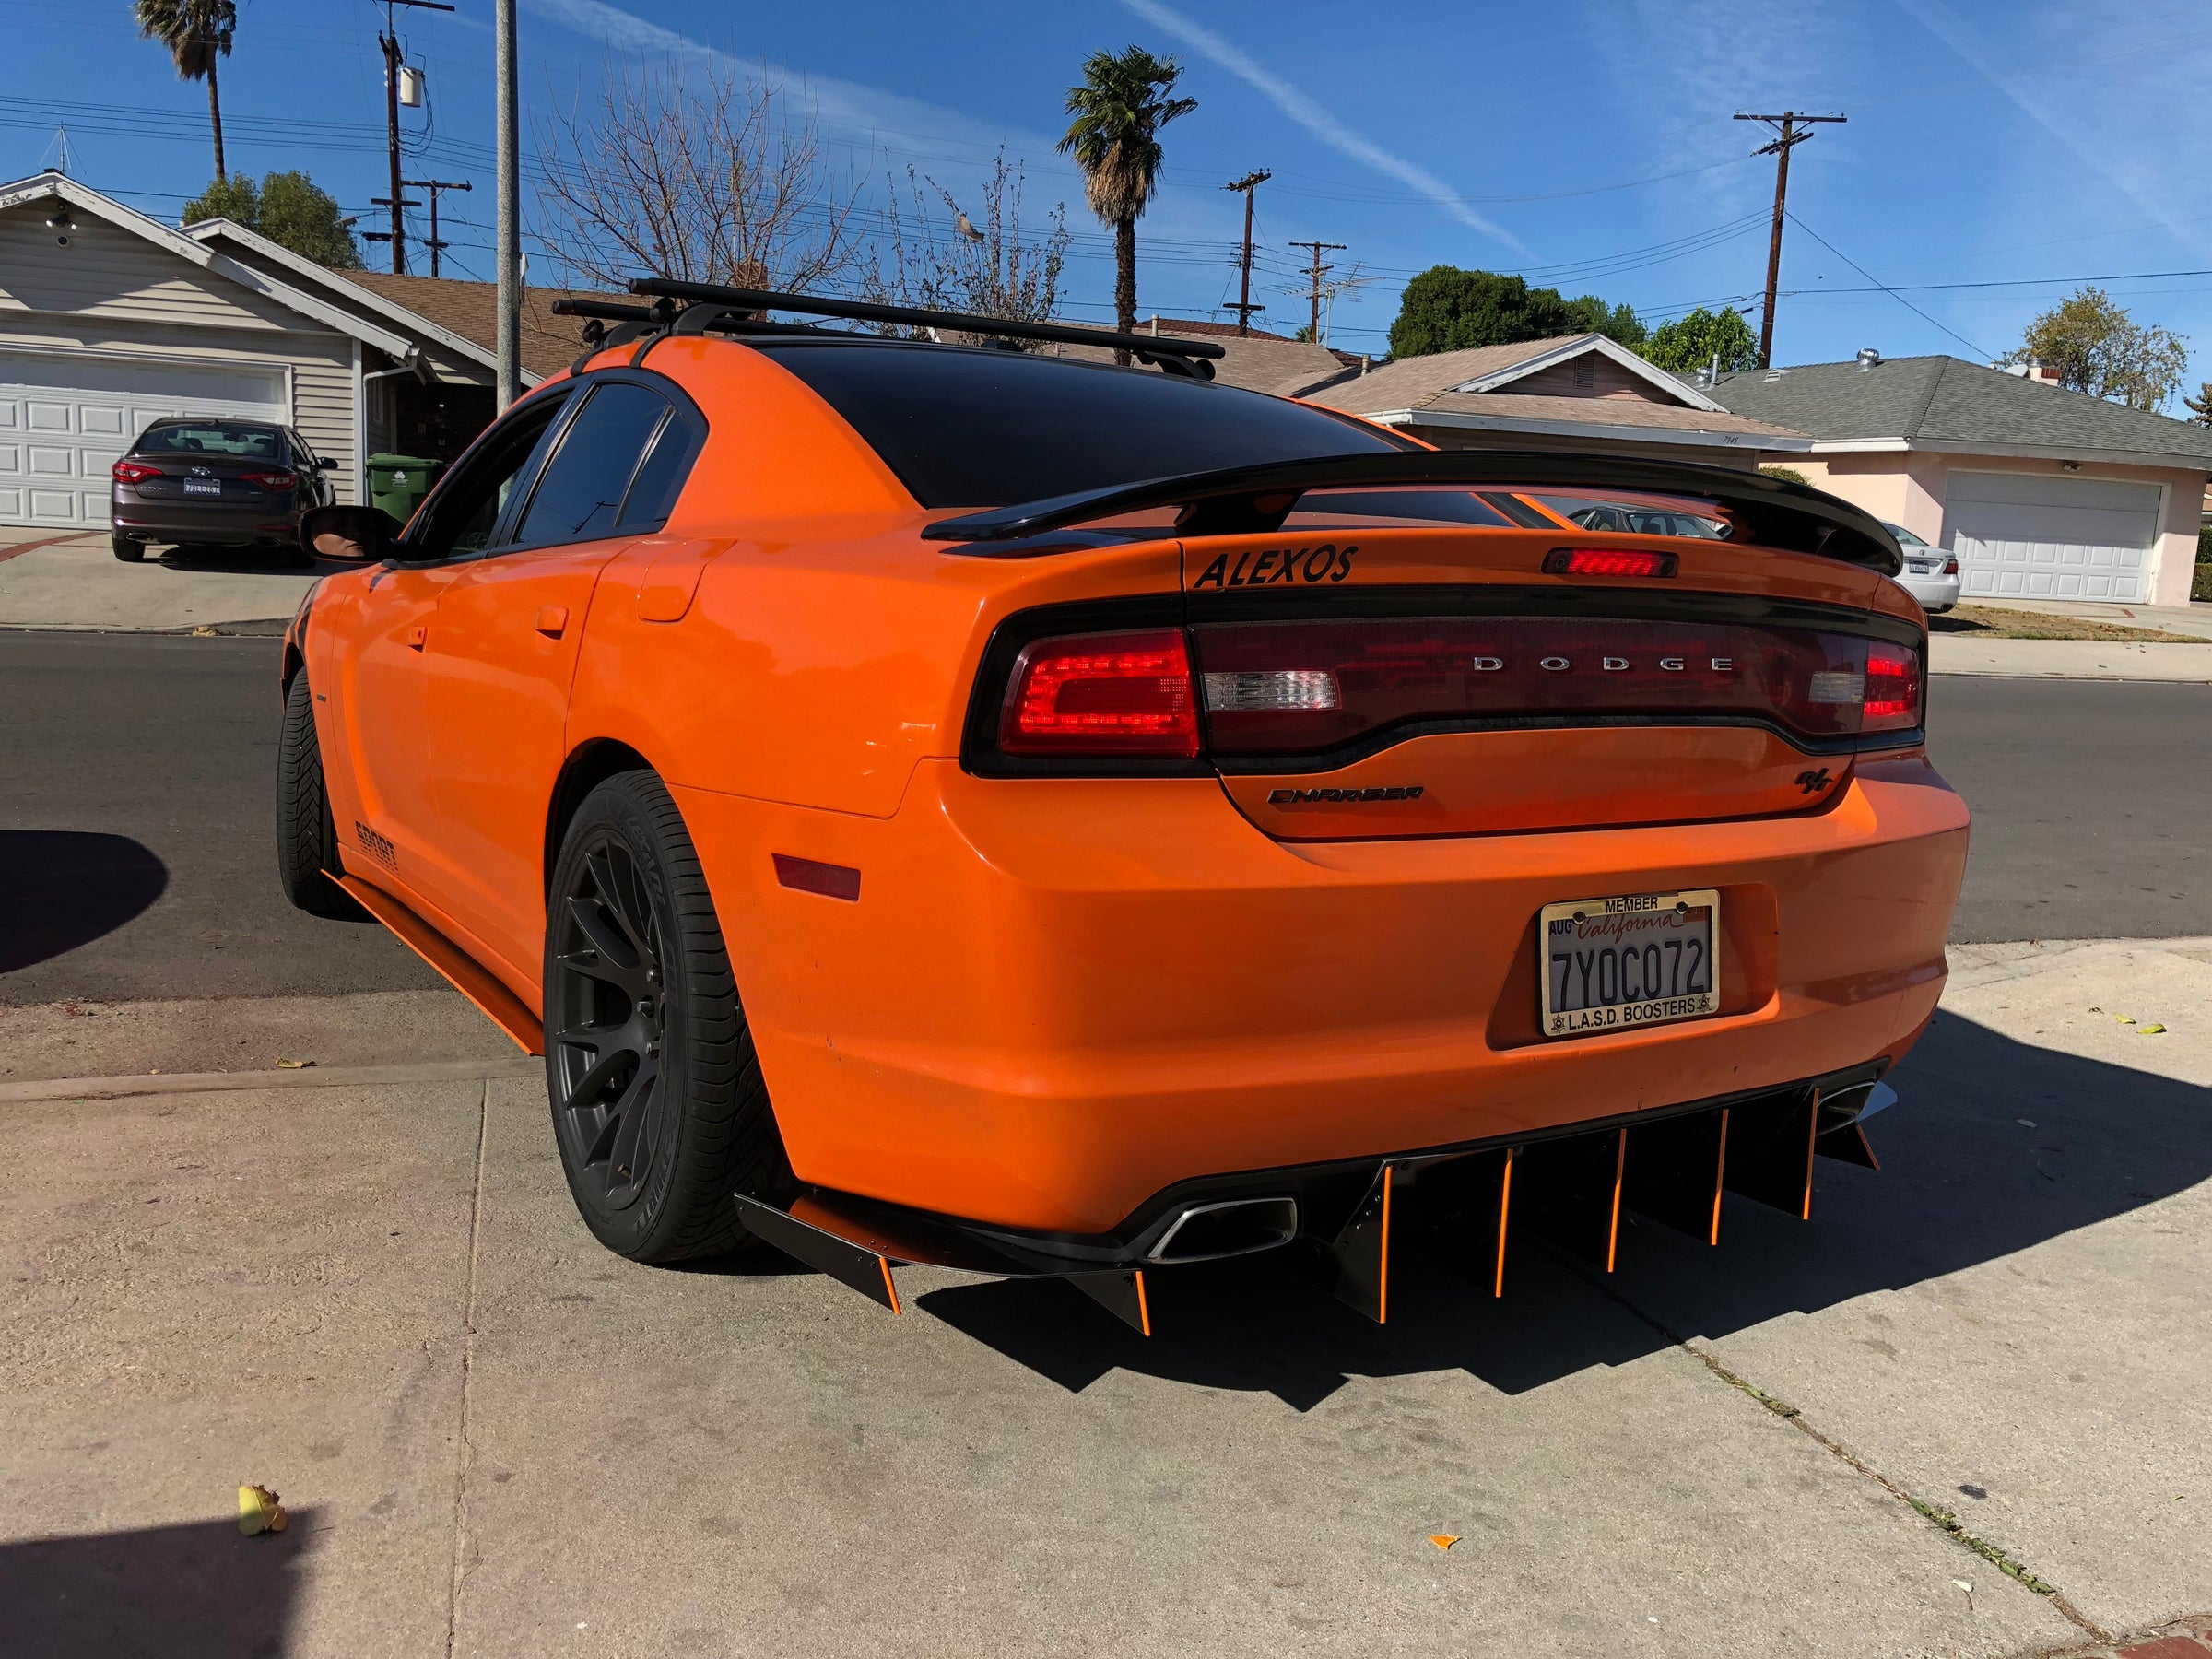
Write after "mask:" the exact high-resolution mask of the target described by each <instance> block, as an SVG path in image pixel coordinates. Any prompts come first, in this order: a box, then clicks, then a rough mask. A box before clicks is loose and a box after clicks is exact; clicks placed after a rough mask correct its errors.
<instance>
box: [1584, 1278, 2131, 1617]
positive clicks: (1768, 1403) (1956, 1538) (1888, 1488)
mask: <svg viewBox="0 0 2212 1659" xmlns="http://www.w3.org/2000/svg"><path fill="white" fill-rule="evenodd" d="M1551 1253H1552V1254H1554V1255H1555V1256H1557V1257H1558V1258H1559V1260H1560V1261H1561V1262H1563V1263H1565V1264H1566V1265H1568V1266H1569V1267H1571V1269H1572V1270H1573V1271H1574V1273H1575V1274H1576V1276H1577V1277H1580V1278H1582V1279H1583V1281H1584V1282H1586V1283H1587V1284H1589V1285H1590V1286H1591V1288H1594V1289H1595V1290H1596V1291H1597V1292H1598V1293H1599V1294H1600V1295H1602V1296H1604V1297H1606V1299H1607V1300H1610V1301H1612V1302H1614V1303H1616V1304H1617V1305H1618V1306H1619V1307H1621V1308H1622V1309H1624V1310H1626V1311H1627V1312H1629V1313H1630V1314H1631V1315H1633V1316H1634V1317H1635V1318H1637V1319H1639V1320H1641V1321H1642V1322H1643V1323H1644V1324H1647V1325H1649V1326H1651V1328H1652V1329H1653V1330H1654V1331H1656V1332H1658V1333H1659V1335H1661V1336H1663V1337H1665V1339H1666V1340H1667V1341H1668V1342H1669V1343H1671V1344H1673V1345H1674V1347H1677V1348H1678V1349H1680V1350H1681V1351H1682V1352H1683V1353H1685V1354H1688V1356H1689V1357H1690V1358H1691V1359H1695V1360H1696V1361H1697V1362H1698V1363H1699V1364H1700V1365H1702V1366H1703V1367H1704V1368H1705V1369H1706V1370H1707V1371H1711V1372H1712V1374H1713V1375H1714V1376H1715V1377H1717V1378H1719V1379H1720V1380H1721V1381H1722V1382H1725V1383H1726V1384H1728V1386H1729V1387H1731V1388H1733V1389H1735V1390H1737V1391H1738V1392H1739V1393H1742V1394H1747V1395H1749V1396H1750V1397H1751V1398H1752V1399H1754V1400H1757V1401H1758V1402H1759V1405H1760V1406H1763V1407H1764V1408H1765V1409H1766V1410H1768V1411H1770V1412H1771V1413H1773V1415H1774V1416H1776V1417H1778V1418H1781V1419H1782V1420H1783V1422H1785V1423H1787V1424H1789V1426H1790V1427H1791V1428H1793V1429H1794V1430H1797V1432H1798V1433H1800V1434H1802V1435H1804V1436H1805V1437H1806V1439H1807V1440H1809V1441H1812V1442H1813V1443H1814V1444H1815V1445H1817V1446H1818V1447H1819V1448H1820V1449H1821V1450H1822V1451H1823V1452H1826V1453H1828V1454H1829V1455H1830V1457H1833V1458H1834V1459H1836V1460H1837V1461H1838V1462H1839V1463H1841V1464H1842V1465H1845V1466H1846V1467H1848V1468H1850V1469H1852V1470H1853V1471H1854V1472H1855V1473H1857V1474H1859V1475H1863V1476H1865V1477H1866V1478H1867V1479H1868V1480H1871V1481H1873V1482H1874V1483H1875V1484H1876V1485H1877V1486H1878V1487H1880V1488H1882V1489H1883V1490H1884V1491H1885V1492H1888V1494H1889V1495H1890V1496H1891V1497H1892V1498H1895V1499H1896V1500H1898V1501H1899V1502H1900V1503H1902V1504H1904V1505H1906V1506H1907V1507H1908V1508H1910V1509H1911V1510H1912V1512H1913V1513H1914V1514H1916V1515H1918V1516H1919V1517H1920V1518H1921V1519H1922V1520H1924V1521H1925V1522H1927V1523H1928V1524H1929V1525H1931V1526H1933V1527H1935V1529H1936V1530H1937V1531H1938V1532H1941V1533H1942V1534H1943V1535H1945V1536H1946V1537H1947V1538H1949V1539H1950V1540H1951V1542H1952V1543H1954V1544H1956V1545H1958V1546H1959V1547H1960V1548H1962V1549H1968V1550H1971V1551H1972V1552H1973V1553H1974V1554H1975V1555H1978V1556H1980V1557H1981V1558H1982V1559H1983V1560H1985V1561H1987V1562H1988V1563H1989V1564H1990V1565H1991V1566H1993V1567H1994V1568H1995V1569H1996V1570H1997V1571H1999V1572H2002V1573H2003V1574H2004V1575H2005V1576H2006V1578H2009V1579H2011V1580H2013V1581H2014V1582H2015V1583H2018V1584H2019V1585H2020V1586H2021V1587H2022V1588H2024V1589H2027V1590H2030V1591H2033V1592H2034V1593H2035V1594H2038V1595H2041V1596H2042V1597H2044V1598H2045V1599H2047V1600H2048V1601H2049V1602H2050V1604H2051V1606H2053V1608H2055V1609H2056V1610H2057V1611H2058V1612H2059V1614H2060V1615H2062V1616H2063V1617H2064V1618H2065V1619H2066V1620H2067V1621H2068V1622H2070V1623H2072V1624H2075V1625H2077V1626H2079V1627H2080V1628H2081V1629H2082V1630H2086V1631H2088V1633H2089V1634H2090V1635H2091V1636H2093V1637H2095V1638H2096V1639H2097V1640H2098V1641H2112V1632H2111V1631H2109V1630H2105V1629H2104V1628H2103V1627H2102V1626H2101V1625H2100V1624H2098V1623H2097V1622H2096V1621H2095V1620H2093V1619H2091V1618H2089V1617H2088V1615H2087V1614H2086V1613H2084V1612H2082V1610H2081V1609H2080V1608H2078V1607H2077V1606H2075V1605H2074V1604H2073V1603H2072V1602H2070V1601H2068V1600H2067V1599H2066V1598H2065V1595H2064V1594H2062V1593H2061V1592H2060V1591H2059V1589H2058V1587H2057V1586H2056V1585H2054V1584H2053V1583H2049V1582H2048V1581H2047V1580H2044V1579H2042V1578H2040V1577H2038V1576H2037V1575H2036V1574H2035V1573H2033V1572H2031V1571H2029V1569H2028V1568H2027V1566H2026V1565H2025V1564H2024V1563H2022V1562H2020V1561H2018V1560H2016V1559H2014V1558H2013V1557H2012V1556H2010V1555H2008V1554H2006V1552H2005V1551H2004V1550H2002V1549H2000V1548H1998V1547H1997V1546H1995V1545H1994V1544H1992V1543H1990V1542H1989V1541H1988V1540H1987V1539H1985V1538H1978V1537H1976V1536H1975V1535H1973V1534H1972V1533H1970V1532H1968V1531H1967V1530H1966V1528H1965V1527H1964V1526H1963V1525H1961V1524H1959V1518H1958V1516H1956V1515H1954V1514H1952V1513H1951V1512H1949V1511H1948V1510H1945V1509H1941V1508H1938V1507H1937V1506H1936V1505H1935V1504H1933V1503H1929V1502H1927V1501H1926V1500H1924V1499H1921V1498H1916V1497H1914V1496H1913V1495H1912V1493H1911V1492H1909V1491H1907V1490H1906V1489H1905V1488H1903V1487H1902V1486H1900V1485H1899V1484H1898V1482H1896V1481H1895V1480H1892V1479H1891V1478H1890V1477H1888V1475H1885V1474H1884V1473H1883V1472H1882V1471H1881V1470H1879V1469H1877V1468H1876V1467H1875V1466H1874V1465H1872V1464H1870V1463H1868V1462H1867V1461H1866V1460H1865V1458H1863V1457H1861V1456H1860V1455H1859V1454H1858V1453H1855V1452H1853V1451H1852V1450H1851V1449H1850V1448H1849V1447H1848V1446H1845V1445H1843V1444H1842V1443H1841V1441H1837V1440H1836V1439H1835V1438H1834V1437H1833V1436H1831V1435H1829V1434H1826V1433H1824V1432H1823V1431H1822V1430H1819V1429H1817V1428H1815V1427H1814V1426H1813V1425H1812V1424H1811V1423H1809V1422H1807V1421H1806V1416H1805V1413H1804V1412H1802V1411H1800V1410H1799V1409H1798V1408H1797V1407H1796V1406H1792V1405H1791V1404H1789V1403H1788V1402H1787V1401H1786V1400H1783V1399H1779V1398H1777V1397H1776V1396H1775V1395H1773V1394H1769V1393H1767V1391H1766V1390H1765V1389H1763V1388H1760V1387H1759V1385H1758V1384H1756V1383H1754V1382H1750V1381H1749V1380H1748V1379H1747V1378H1744V1377H1739V1376H1737V1375H1736V1374H1735V1372H1734V1371H1730V1370H1729V1369H1728V1368H1727V1367H1726V1366H1725V1365H1723V1364H1722V1363H1721V1362H1720V1360H1719V1359H1717V1358H1715V1357H1714V1356H1713V1355H1712V1354H1711V1353H1708V1352H1707V1351H1706V1350H1705V1349H1703V1348H1701V1347H1696V1346H1694V1345H1693V1344H1692V1343H1691V1342H1690V1341H1689V1339H1688V1337H1686V1336H1684V1335H1681V1334H1680V1333H1679V1332H1677V1331H1676V1330H1674V1329H1672V1328H1671V1327H1670V1326H1668V1325H1667V1324H1666V1323H1665V1321H1664V1320H1662V1319H1659V1318H1657V1317H1656V1316H1655V1315H1653V1314H1651V1313H1648V1312H1645V1311H1644V1310H1643V1309H1642V1308H1640V1307H1638V1306H1637V1305H1636V1303H1634V1302H1633V1301H1630V1300H1629V1299H1628V1297H1626V1296H1624V1295H1623V1294H1622V1293H1621V1292H1620V1291H1618V1290H1617V1289H1615V1288H1613V1287H1612V1286H1611V1285H1608V1284H1606V1282H1605V1281H1604V1280H1602V1279H1599V1278H1596V1277H1593V1276H1592V1275H1591V1273H1590V1272H1589V1271H1588V1269H1587V1268H1586V1266H1585V1265H1584V1264H1583V1263H1582V1262H1579V1261H1577V1260H1575V1259H1574V1258H1572V1257H1571V1256H1568V1255H1565V1254H1563V1253H1559V1252H1558V1251H1553V1252H1551Z"/></svg>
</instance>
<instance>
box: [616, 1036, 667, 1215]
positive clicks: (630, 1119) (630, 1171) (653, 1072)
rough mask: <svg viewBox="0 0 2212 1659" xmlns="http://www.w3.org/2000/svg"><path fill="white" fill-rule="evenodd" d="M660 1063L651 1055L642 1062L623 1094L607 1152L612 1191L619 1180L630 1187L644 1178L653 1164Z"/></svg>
mask: <svg viewBox="0 0 2212 1659" xmlns="http://www.w3.org/2000/svg"><path fill="white" fill-rule="evenodd" d="M659 1082H660V1063H659V1062H658V1061H657V1060H655V1059H653V1056H652V1055H650V1054H648V1055H647V1056H646V1057H645V1058H644V1059H643V1060H641V1061H640V1062H639V1065H638V1074H637V1076H636V1077H632V1078H630V1080H629V1088H625V1089H624V1090H623V1091H622V1099H621V1100H619V1101H618V1102H617V1103H616V1106H615V1112H616V1113H617V1114H618V1117H619V1118H620V1120H621V1126H620V1127H619V1128H618V1129H617V1130H616V1131H615V1137H614V1142H613V1144H612V1145H611V1146H610V1147H608V1148H607V1153H606V1168H607V1176H606V1184H607V1187H608V1189H609V1190H610V1191H611V1190H612V1189H613V1188H614V1187H615V1185H616V1183H617V1182H618V1181H619V1182H621V1183H622V1184H624V1185H628V1184H629V1182H633V1181H637V1180H641V1179H642V1177H643V1175H644V1172H645V1170H646V1168H647V1167H648V1166H649V1165H651V1163H652V1161H653V1136H652V1135H651V1133H650V1130H651V1126H652V1122H653V1115H654V1113H653V1108H654V1106H655V1105H656V1104H657V1103H658V1099H657V1097H658V1095H659V1093H660V1090H659V1088H658V1084H659Z"/></svg>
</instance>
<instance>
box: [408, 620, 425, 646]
mask: <svg viewBox="0 0 2212 1659" xmlns="http://www.w3.org/2000/svg"><path fill="white" fill-rule="evenodd" d="M429 637H430V630H429V627H428V626H427V625H426V624H424V623H420V622H418V623H416V624H415V625H414V626H413V627H412V628H410V629H407V649H408V650H409V651H420V650H421V649H422V645H423V641H425V640H428V639H429Z"/></svg>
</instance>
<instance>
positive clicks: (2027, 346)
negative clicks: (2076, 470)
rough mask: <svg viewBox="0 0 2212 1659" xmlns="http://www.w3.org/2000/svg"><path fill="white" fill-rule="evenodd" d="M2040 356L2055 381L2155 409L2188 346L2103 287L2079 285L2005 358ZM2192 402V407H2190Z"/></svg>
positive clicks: (2174, 382)
mask: <svg viewBox="0 0 2212 1659" xmlns="http://www.w3.org/2000/svg"><path fill="white" fill-rule="evenodd" d="M2031 357H2034V358H2041V359H2042V360H2043V364H2044V366H2045V367H2046V368H2049V369H2053V370H2055V371H2057V373H2058V383H2059V384H2060V385H2062V386H2065V387H2066V388H2068V389H2069V390H2071V391H2075V392H2087V393H2088V394H2089V395H2090V396H2091V397H2101V398H2104V399H2105V400H2107V401H2108V402H2111V403H2120V404H2125V405H2126V406H2128V407H2129V408H2131V409H2159V408H2163V407H2165V406H2166V403H2167V401H2168V400H2169V399H2170V398H2171V397H2172V396H2173V394H2174V392H2175V391H2176V390H2177V389H2178V388H2179V387H2180V385H2181V383H2182V374H2183V371H2185V370H2186V369H2187V368H2188V366H2189V348H2188V346H2187V344H2186V342H2184V341H2183V338H2182V336H2181V335H2177V334H2175V333H2174V332H2173V331H2172V330H2171V329H2170V328H2161V327H2159V325H2158V324H2150V325H2149V326H2145V325H2143V324H2138V323H2136V321H2135V320H2134V319H2133V318H2132V317H2130V316H2129V315H2128V314H2127V310H2126V308H2125V307H2124V306H2122V305H2120V304H2118V303H2116V302H2115V301H2114V300H2112V296H2111V295H2109V294H2107V293H2106V292H2105V291H2104V290H2103V289H2102V288H2077V289H2076V290H2075V291H2074V292H2073V293H2072V294H2071V295H2069V296H2068V297H2067V298H2065V300H2061V301H2059V303H2058V304H2057V305H2055V306H2053V308H2052V309H2051V310H2049V311H2047V312H2043V314H2042V315H2041V316H2040V317H2038V318H2036V319H2035V321H2034V322H2032V323H2030V324H2028V333H2027V336H2026V337H2025V338H2024V339H2022V340H2021V342H2020V344H2019V346H2018V347H2017V348H2016V349H2014V350H2013V351H2012V352H2010V353H2009V354H2007V355H2006V359H2005V360H2006V362H2007V363H2018V362H2021V361H2024V360H2025V359H2029V358H2031ZM2190 407H2192V408H2194V407H2195V404H2194V403H2192V404H2191V405H2190Z"/></svg>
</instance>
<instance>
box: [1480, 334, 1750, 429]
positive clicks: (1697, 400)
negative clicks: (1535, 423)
mask: <svg viewBox="0 0 2212 1659" xmlns="http://www.w3.org/2000/svg"><path fill="white" fill-rule="evenodd" d="M1591 352H1595V353H1597V355H1598V356H1600V357H1602V358H1604V359H1606V360H1607V361H1609V362H1612V363H1615V364H1618V366H1619V367H1620V368H1622V369H1623V370H1625V371H1628V372H1629V373H1630V374H1632V375H1634V376H1635V377H1636V378H1637V379H1638V380H1641V381H1642V382H1644V383H1645V384H1646V385H1649V386H1651V387H1652V388H1653V390H1655V391H1660V392H1664V393H1665V394H1667V395H1668V396H1669V397H1678V398H1680V399H1681V400H1682V402H1683V403H1684V404H1686V405H1688V406H1689V407H1690V408H1693V409H1702V410H1704V412H1705V413H1706V414H1708V415H1726V414H1728V413H1729V412H1730V411H1729V410H1728V409H1727V408H1725V407H1724V406H1722V405H1720V404H1717V403H1715V402H1713V400H1712V398H1710V397H1708V396H1706V395H1705V394H1703V393H1702V392H1700V391H1699V390H1698V389H1697V388H1696V387H1695V386H1693V385H1691V384H1690V383H1689V382H1687V381H1683V380H1678V379H1677V378H1676V377H1675V376H1674V375H1671V374H1669V373H1667V371H1665V370H1664V369H1662V368H1660V367H1659V366H1658V365H1657V364H1655V363H1649V362H1646V361H1645V360H1644V359H1641V358H1640V357H1638V356H1637V355H1636V354H1635V353H1634V352H1632V351H1630V349H1629V348H1628V347H1626V346H1623V345H1622V344H1620V342H1619V341H1618V340H1615V339H1612V338H1609V337H1608V336H1606V335H1588V336H1587V337H1585V338H1582V339H1571V340H1568V341H1566V342H1565V343H1564V344H1562V345H1559V346H1554V347H1552V348H1551V349H1550V350H1548V351H1541V352H1538V353H1537V354H1536V355H1535V357H1533V358H1529V359H1524V361H1522V362H1519V363H1515V364H1513V365H1512V367H1510V368H1505V369H1499V370H1494V371H1492V372H1490V373H1488V374H1485V375H1481V376H1478V377H1477V378H1476V379H1474V380H1471V381H1467V382H1464V383H1463V384H1461V385H1458V386H1454V387H1453V391H1455V392H1495V391H1497V390H1498V388H1499V387H1500V386H1510V385H1512V383H1513V382H1515V381H1517V380H1526V379H1527V378H1528V377H1529V376H1530V375H1532V374H1537V373H1541V372H1542V371H1544V370H1547V369H1549V368H1551V367H1553V366H1554V365H1555V364H1559V363H1567V362H1572V361H1573V360H1574V359H1576V358H1578V357H1583V356H1586V355H1588V354H1589V353H1591Z"/></svg>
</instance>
